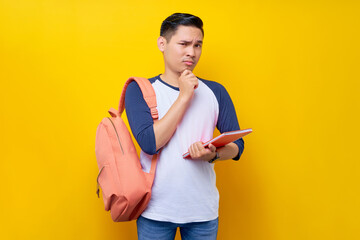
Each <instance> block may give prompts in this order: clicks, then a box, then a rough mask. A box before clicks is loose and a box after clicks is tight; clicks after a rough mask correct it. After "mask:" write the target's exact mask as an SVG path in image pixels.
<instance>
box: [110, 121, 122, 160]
mask: <svg viewBox="0 0 360 240" xmlns="http://www.w3.org/2000/svg"><path fill="white" fill-rule="evenodd" d="M108 119H109V120H110V122H111V124H112V125H113V127H114V130H115V133H116V136H117V139H118V142H119V145H120V148H121V152H122V153H123V154H124V150H123V148H122V146H121V142H120V138H119V135H118V132H117V131H116V127H115V125H114V123H113V121H112V120H111V118H109V117H108Z"/></svg>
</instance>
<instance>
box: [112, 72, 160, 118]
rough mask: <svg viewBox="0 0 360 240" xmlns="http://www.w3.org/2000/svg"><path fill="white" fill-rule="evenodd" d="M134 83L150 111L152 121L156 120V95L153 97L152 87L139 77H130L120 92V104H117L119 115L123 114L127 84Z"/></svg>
mask: <svg viewBox="0 0 360 240" xmlns="http://www.w3.org/2000/svg"><path fill="white" fill-rule="evenodd" d="M132 81H135V82H136V83H137V84H138V85H139V87H140V89H141V92H142V94H143V96H144V99H145V101H146V103H147V105H148V106H149V108H150V111H151V116H152V118H153V119H158V118H159V114H158V111H157V109H156V107H157V105H156V95H155V91H154V88H153V86H152V85H151V83H150V81H149V80H148V79H146V78H141V77H130V78H129V79H128V80H127V81H126V82H125V85H124V88H123V90H122V92H121V97H120V103H119V110H118V111H119V113H120V115H121V114H122V113H123V111H124V109H125V93H126V89H127V87H128V86H129V84H130V83H131V82H132Z"/></svg>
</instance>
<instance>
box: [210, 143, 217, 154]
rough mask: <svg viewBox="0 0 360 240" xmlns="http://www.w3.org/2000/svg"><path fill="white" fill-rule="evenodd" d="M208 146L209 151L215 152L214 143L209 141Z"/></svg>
mask: <svg viewBox="0 0 360 240" xmlns="http://www.w3.org/2000/svg"><path fill="white" fill-rule="evenodd" d="M208 148H209V150H210V151H211V152H215V151H216V147H215V146H214V145H212V144H211V143H210V144H209V146H208Z"/></svg>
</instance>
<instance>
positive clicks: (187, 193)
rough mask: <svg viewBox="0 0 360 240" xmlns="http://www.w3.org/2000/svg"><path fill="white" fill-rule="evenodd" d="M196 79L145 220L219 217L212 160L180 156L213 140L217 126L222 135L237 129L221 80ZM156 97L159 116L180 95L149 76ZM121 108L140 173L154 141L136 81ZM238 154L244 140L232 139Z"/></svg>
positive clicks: (147, 163)
mask: <svg viewBox="0 0 360 240" xmlns="http://www.w3.org/2000/svg"><path fill="white" fill-rule="evenodd" d="M198 79H199V85H198V88H197V89H196V90H195V91H194V95H193V98H192V99H191V102H190V104H189V107H188V109H187V110H186V112H185V114H184V116H183V118H182V120H181V121H180V123H179V124H178V126H177V129H176V131H175V132H174V134H173V136H172V138H171V139H170V140H169V142H168V143H167V144H166V145H165V146H163V147H162V148H161V149H160V150H161V151H160V155H159V159H158V163H157V167H156V173H155V179H154V184H153V187H152V195H151V199H150V202H149V204H148V206H147V208H146V209H145V211H144V212H143V213H142V216H143V217H145V218H149V219H153V220H157V221H168V222H174V223H189V222H201V221H210V220H214V219H216V218H217V217H218V208H219V192H218V190H217V188H216V175H215V171H214V164H211V163H208V162H207V161H202V160H192V159H188V158H186V159H184V158H183V157H182V155H183V154H184V153H186V152H187V151H188V148H189V147H190V145H191V144H193V143H194V142H197V141H201V142H207V141H208V140H210V139H212V138H213V132H214V130H215V127H216V128H217V129H218V130H219V131H220V133H223V132H227V131H235V130H239V129H240V127H239V123H238V120H237V116H236V112H235V108H234V105H233V103H232V101H231V98H230V96H229V94H228V93H227V91H226V89H225V88H224V87H223V86H222V85H221V84H219V83H217V82H213V81H208V80H205V79H201V78H198ZM149 81H150V82H151V84H152V86H153V88H154V90H155V94H156V101H157V110H158V113H159V119H161V118H162V117H164V116H165V114H166V113H167V111H168V110H169V109H170V107H171V106H172V104H173V103H174V102H175V100H176V99H177V97H178V95H179V88H176V87H174V86H171V85H169V84H167V83H166V82H164V81H162V80H161V78H160V75H158V76H156V77H153V78H150V79H149ZM125 109H126V114H127V118H128V121H129V125H130V128H131V130H132V133H133V135H134V137H135V139H136V140H137V142H138V144H139V146H140V148H141V153H140V162H141V165H142V168H143V171H145V172H149V171H150V166H151V159H152V155H153V154H155V153H157V152H159V151H156V142H155V135H154V129H153V124H154V121H153V119H152V117H151V113H150V109H149V107H148V106H147V104H146V102H145V100H144V98H143V96H142V93H141V90H140V88H139V86H138V85H137V84H136V82H132V83H130V84H129V86H128V88H127V91H126V95H125ZM234 143H236V144H237V145H238V147H239V153H238V155H237V156H236V157H235V158H234V160H238V159H239V158H240V155H241V154H242V152H243V149H244V141H243V139H239V140H237V141H235V142H234Z"/></svg>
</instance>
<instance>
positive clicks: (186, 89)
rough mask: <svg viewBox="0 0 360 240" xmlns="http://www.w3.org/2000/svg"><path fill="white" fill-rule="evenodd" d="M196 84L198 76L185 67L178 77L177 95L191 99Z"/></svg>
mask: <svg viewBox="0 0 360 240" xmlns="http://www.w3.org/2000/svg"><path fill="white" fill-rule="evenodd" d="M198 85H199V80H198V78H197V77H196V76H195V75H194V74H193V73H192V72H191V71H190V70H188V69H185V70H184V71H183V72H182V73H181V75H180V77H179V90H180V93H179V97H183V98H184V99H186V100H189V99H191V98H192V96H193V95H194V90H195V89H196V88H197V87H198Z"/></svg>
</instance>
